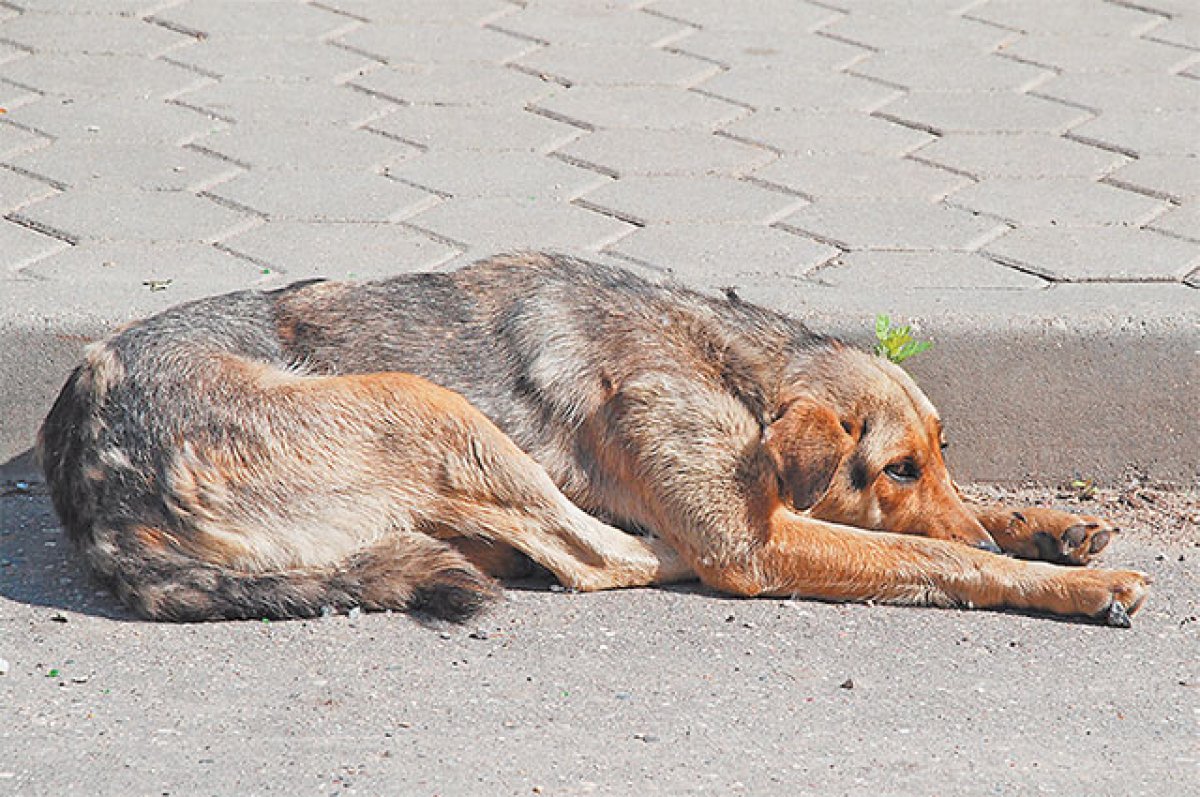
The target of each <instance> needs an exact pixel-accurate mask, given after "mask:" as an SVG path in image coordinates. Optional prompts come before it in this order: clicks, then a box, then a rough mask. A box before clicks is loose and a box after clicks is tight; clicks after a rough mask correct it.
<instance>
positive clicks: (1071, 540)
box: [1062, 523, 1087, 548]
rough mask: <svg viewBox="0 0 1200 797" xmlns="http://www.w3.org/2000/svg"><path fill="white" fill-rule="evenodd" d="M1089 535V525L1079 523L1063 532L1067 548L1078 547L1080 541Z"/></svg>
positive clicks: (1064, 543)
mask: <svg viewBox="0 0 1200 797" xmlns="http://www.w3.org/2000/svg"><path fill="white" fill-rule="evenodd" d="M1086 536H1087V526H1086V525H1084V524H1082V523H1077V524H1075V525H1074V526H1072V527H1071V528H1069V529H1067V530H1066V531H1065V532H1063V536H1062V540H1063V545H1064V546H1065V547H1067V548H1078V547H1079V543H1081V542H1083V539H1084V538H1085V537H1086Z"/></svg>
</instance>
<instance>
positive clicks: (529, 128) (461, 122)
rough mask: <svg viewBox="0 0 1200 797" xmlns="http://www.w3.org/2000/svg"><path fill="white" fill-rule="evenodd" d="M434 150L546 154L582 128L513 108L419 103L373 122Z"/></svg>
mask: <svg viewBox="0 0 1200 797" xmlns="http://www.w3.org/2000/svg"><path fill="white" fill-rule="evenodd" d="M370 129H372V130H378V131H380V132H383V133H386V134H388V135H390V136H395V137H396V138H398V139H401V140H402V141H407V142H410V143H412V144H416V145H418V146H421V147H428V148H430V149H434V150H471V151H476V152H502V151H505V150H523V151H530V152H546V151H549V150H552V149H554V148H555V147H559V146H561V145H563V144H565V143H567V142H568V141H571V140H572V139H574V138H576V137H577V136H579V135H580V134H581V133H580V131H579V129H578V128H575V127H572V126H571V125H568V124H564V123H562V122H559V121H556V120H554V119H547V118H546V117H544V116H539V115H538V114H535V113H530V112H528V111H525V110H522V109H521V108H513V107H511V106H510V107H502V106H501V107H490V106H486V107H475V106H467V107H462V106H459V107H455V106H433V105H414V106H411V107H405V108H399V109H397V110H396V111H394V112H393V113H391V114H389V115H388V116H386V117H385V118H383V119H379V120H377V121H374V122H372V123H371V124H370Z"/></svg>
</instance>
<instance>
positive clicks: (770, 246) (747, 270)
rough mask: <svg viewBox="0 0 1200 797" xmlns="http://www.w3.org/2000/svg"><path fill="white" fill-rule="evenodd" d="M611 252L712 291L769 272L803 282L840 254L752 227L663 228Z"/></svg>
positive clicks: (624, 240) (631, 238)
mask: <svg viewBox="0 0 1200 797" xmlns="http://www.w3.org/2000/svg"><path fill="white" fill-rule="evenodd" d="M609 250H610V251H612V252H615V253H617V254H620V255H623V256H625V257H629V258H632V259H634V260H635V261H637V262H640V263H645V264H647V265H651V266H654V267H656V268H661V269H664V270H666V271H667V272H668V273H671V274H674V275H676V276H677V277H679V278H680V279H685V280H686V281H687V282H689V283H699V284H701V285H705V286H707V287H710V288H720V287H725V286H730V285H737V284H739V283H742V284H744V281H745V280H747V279H752V278H754V277H756V276H761V275H764V274H773V275H780V276H786V277H792V278H798V277H801V276H802V275H804V274H806V273H807V272H808V271H810V270H811V269H813V268H815V267H816V266H818V265H819V264H821V263H824V262H825V261H827V260H829V259H830V258H832V257H834V256H836V255H837V253H838V250H837V249H835V248H834V247H832V246H829V245H828V244H823V243H819V242H817V241H814V240H812V239H811V238H806V237H804V236H801V235H795V234H793V233H790V232H785V231H783V230H777V229H775V228H773V227H763V226H760V225H750V224H718V225H713V224H660V225H655V226H651V227H645V228H643V229H640V230H637V231H636V232H634V233H633V234H632V235H630V236H628V237H626V238H622V239H621V240H620V241H617V242H616V243H615V244H613V245H612V246H611V247H609Z"/></svg>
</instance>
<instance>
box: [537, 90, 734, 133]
mask: <svg viewBox="0 0 1200 797" xmlns="http://www.w3.org/2000/svg"><path fill="white" fill-rule="evenodd" d="M536 106H537V107H538V108H540V109H542V110H543V111H546V112H547V113H551V114H553V115H555V116H556V117H559V118H562V119H566V120H569V121H571V122H572V123H574V124H578V125H581V126H583V127H589V128H611V127H624V128H643V129H654V130H677V129H680V128H692V129H696V130H712V129H714V128H717V127H721V126H722V125H726V124H728V123H730V122H732V121H733V120H734V119H737V118H738V117H741V116H745V115H746V113H747V112H746V110H745V109H744V108H740V107H738V106H736V105H731V104H730V103H728V102H723V101H722V100H718V99H714V98H712V97H705V96H702V95H700V94H697V93H695V92H692V91H679V90H678V89H673V88H667V87H664V86H573V87H571V88H569V89H562V90H560V91H556V92H554V93H553V94H550V95H549V96H547V97H545V98H543V99H541V100H538V102H537V103H536Z"/></svg>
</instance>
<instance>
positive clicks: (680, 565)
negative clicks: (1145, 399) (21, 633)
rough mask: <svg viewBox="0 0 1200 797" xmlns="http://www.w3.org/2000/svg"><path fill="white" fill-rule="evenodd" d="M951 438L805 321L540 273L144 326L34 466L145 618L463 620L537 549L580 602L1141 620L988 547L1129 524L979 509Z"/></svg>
mask: <svg viewBox="0 0 1200 797" xmlns="http://www.w3.org/2000/svg"><path fill="white" fill-rule="evenodd" d="M940 436H941V422H940V420H939V419H938V417H937V415H936V412H935V410H934V409H933V407H932V405H931V404H930V403H929V401H928V400H927V399H926V398H925V397H924V395H923V394H921V392H920V391H919V390H918V389H917V387H916V385H915V384H913V382H912V380H911V379H909V378H908V376H907V375H906V374H905V373H904V372H903V371H902V370H900V369H899V368H897V367H895V366H893V365H891V364H890V363H887V362H886V361H884V360H881V359H879V358H876V357H874V356H871V355H867V354H864V353H862V352H859V351H857V350H855V349H853V348H850V347H848V346H846V345H844V344H842V343H840V342H838V341H836V340H832V339H828V338H824V337H821V336H818V335H814V334H813V333H811V332H810V331H809V330H808V329H806V328H805V327H804V326H803V325H802V324H801V323H799V322H797V321H795V320H793V319H790V318H787V317H785V316H783V315H780V314H777V313H773V312H770V311H767V310H764V309H761V308H758V307H756V306H753V305H751V304H748V303H746V302H743V301H741V300H739V299H737V297H736V296H728V297H726V298H724V299H715V298H709V297H705V296H702V295H700V294H697V293H695V292H692V291H689V290H685V289H683V288H679V287H670V286H658V285H652V284H650V283H647V282H646V281H644V280H642V279H639V278H638V277H636V276H634V275H632V274H630V273H628V272H625V271H621V270H618V269H615V268H608V267H602V266H597V265H592V264H587V263H582V262H580V261H576V260H572V259H569V258H565V257H558V256H550V255H532V254H531V255H517V256H509V257H500V258H495V259H492V260H489V261H484V262H481V263H478V264H476V265H475V266H472V267H470V268H467V269H463V270H461V271H458V272H455V273H451V274H412V275H404V276H399V277H395V278H393V279H389V280H384V281H380V282H372V283H363V284H345V283H335V282H321V281H310V282H306V283H297V284H296V285H292V286H289V287H287V288H283V289H281V290H277V291H271V292H259V291H243V292H239V293H233V294H229V295H226V296H218V297H214V298H210V299H205V300H202V301H198V302H193V303H190V304H186V305H182V306H180V307H177V308H174V309H172V310H168V311H166V312H164V313H162V314H160V315H158V316H155V317H153V318H150V319H148V320H145V321H142V322H139V323H136V324H133V325H130V326H128V327H127V328H125V329H123V330H120V331H118V332H117V333H116V334H114V335H113V336H112V337H110V338H108V339H107V340H104V341H102V342H99V343H96V344H94V345H93V346H91V347H90V348H89V350H88V352H87V355H86V358H85V362H84V363H83V364H82V365H81V366H80V367H79V368H77V369H76V370H75V372H74V373H73V374H72V375H71V377H70V379H69V380H68V381H67V384H66V386H65V387H64V388H63V390H62V392H61V394H60V395H59V397H58V400H57V402H56V403H55V404H54V407H53V409H52V410H51V411H50V414H49V416H48V417H47V419H46V421H45V424H44V425H43V428H42V431H41V434H40V436H39V449H40V454H41V457H42V461H43V463H44V468H45V472H46V476H47V480H48V482H49V484H50V488H51V494H52V496H53V500H54V505H55V508H56V510H57V511H58V514H59V516H60V518H61V519H62V522H63V525H64V526H65V527H66V529H67V532H68V534H69V535H70V537H71V539H72V540H73V542H74V544H75V546H76V548H77V549H78V550H79V551H80V552H81V553H82V557H83V560H84V561H85V562H86V564H87V566H88V567H89V568H90V570H91V571H92V572H94V573H95V574H96V575H97V576H98V577H100V578H101V579H102V580H104V581H106V582H107V583H109V584H111V585H112V586H113V588H114V589H115V591H116V592H117V594H118V595H120V596H121V598H122V599H124V600H125V601H126V602H127V603H128V604H129V605H130V606H131V607H133V608H134V609H135V610H136V611H138V612H139V613H141V614H143V615H145V616H148V617H153V618H160V619H171V620H201V619H216V618H236V617H296V616H308V615H312V614H314V613H317V612H319V611H320V610H321V609H322V608H323V607H326V606H328V607H332V608H335V609H344V608H347V607H350V606H355V605H359V606H364V607H366V608H375V609H382V608H398V609H415V610H422V611H426V612H429V613H432V614H434V615H437V616H441V617H447V618H451V619H461V618H463V617H466V616H469V615H470V614H471V613H472V612H474V611H475V610H477V609H478V608H479V607H480V606H482V605H483V604H484V602H485V601H486V600H487V598H489V597H491V596H492V595H494V594H495V593H496V592H497V586H496V583H495V581H494V580H493V576H495V577H503V576H506V575H509V574H511V573H512V572H514V568H517V567H518V566H519V561H520V559H521V558H522V557H528V558H529V559H532V560H533V561H534V562H537V563H538V564H540V565H542V566H543V567H545V568H547V569H549V570H550V571H551V572H552V573H554V575H555V576H556V577H558V579H559V580H560V581H562V582H563V583H564V584H566V585H568V586H570V587H573V588H577V589H581V590H592V589H605V588H612V587H621V586H636V585H647V584H654V583H666V582H670V581H678V580H684V579H689V578H695V577H696V576H699V578H701V579H702V580H703V581H704V582H706V583H708V584H709V585H712V586H714V587H716V588H718V589H722V590H725V591H728V592H732V593H735V594H740V595H807V596H812V597H818V598H828V599H836V600H868V599H870V600H880V601H890V602H897V603H917V604H930V605H956V606H986V607H1005V606H1007V607H1017V608H1027V609H1034V610H1040V611H1048V612H1054V613H1058V614H1065V615H1087V616H1095V617H1100V618H1104V619H1107V620H1108V621H1109V622H1112V623H1115V624H1125V623H1126V622H1127V621H1128V615H1129V614H1131V613H1132V612H1134V611H1136V609H1137V608H1138V607H1139V606H1140V604H1141V602H1142V600H1143V598H1144V596H1145V592H1146V584H1147V581H1146V579H1145V577H1144V576H1142V575H1141V574H1138V573H1133V572H1128V571H1102V570H1091V569H1081V568H1069V567H1059V566H1055V565H1051V564H1046V563H1044V562H1023V561H1017V560H1014V559H1011V558H1007V557H1004V556H999V555H997V554H995V553H992V552H990V551H992V550H996V549H995V545H994V544H993V537H995V541H996V542H999V543H1000V545H1001V546H1002V547H1004V548H1005V550H1008V551H1010V552H1012V553H1014V554H1016V555H1020V556H1025V557H1029V558H1043V559H1052V560H1056V561H1062V562H1068V563H1073V564H1080V563H1083V562H1085V561H1086V560H1087V559H1088V558H1089V557H1090V556H1091V555H1092V554H1093V553H1095V552H1097V551H1099V550H1100V548H1102V547H1103V546H1104V544H1105V543H1106V542H1107V540H1108V539H1109V538H1110V537H1111V533H1112V531H1113V530H1112V529H1110V528H1108V527H1106V526H1105V525H1104V524H1102V523H1101V522H1100V521H1096V520H1095V519H1091V518H1076V517H1074V516H1071V515H1066V514H1064V513H1053V512H1051V513H1048V514H1047V513H1046V512H1045V511H1044V510H1043V511H1040V512H1041V513H1040V514H1038V513H1037V512H1033V513H1032V514H1031V513H1030V511H1028V510H1022V511H1020V512H1018V511H1015V510H1002V509H971V508H968V507H967V506H965V505H964V504H963V503H962V501H961V500H960V498H959V497H958V495H957V493H956V491H955V489H954V487H953V483H952V482H951V481H950V479H949V476H948V475H947V474H946V470H945V465H944V462H943V460H942V457H941V453H940V450H939V442H940ZM898 459H902V460H905V461H907V462H909V463H910V464H912V465H913V466H914V467H915V468H916V469H917V470H918V471H919V473H918V476H917V478H915V479H912V480H909V481H908V482H904V483H902V482H899V481H897V480H896V479H895V478H893V477H891V476H888V475H887V474H886V473H885V468H886V467H887V466H889V465H890V464H892V463H894V462H896V461H897V460H898ZM1030 518H1033V519H1032V520H1031V519H1030ZM851 527H858V528H851ZM864 529H872V530H873V531H866V530H864ZM989 530H990V531H991V534H989ZM914 535H916V536H914ZM963 543H966V544H963ZM985 549H986V550H985Z"/></svg>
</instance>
